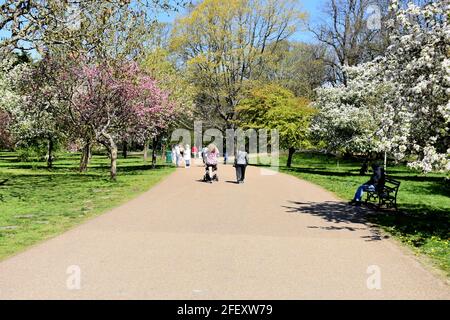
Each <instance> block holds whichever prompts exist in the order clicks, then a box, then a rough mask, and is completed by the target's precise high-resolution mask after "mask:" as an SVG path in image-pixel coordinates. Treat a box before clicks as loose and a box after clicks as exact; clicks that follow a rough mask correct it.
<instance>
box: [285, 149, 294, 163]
mask: <svg viewBox="0 0 450 320" xmlns="http://www.w3.org/2000/svg"><path fill="white" fill-rule="evenodd" d="M294 153H295V148H289V154H288V159H287V164H286V166H287V167H288V168H290V167H291V166H292V158H293V156H294Z"/></svg>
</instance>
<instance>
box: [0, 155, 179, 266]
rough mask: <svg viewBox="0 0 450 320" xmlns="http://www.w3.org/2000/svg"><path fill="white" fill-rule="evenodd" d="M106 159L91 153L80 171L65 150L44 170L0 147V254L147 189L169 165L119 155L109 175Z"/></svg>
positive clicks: (40, 164)
mask: <svg viewBox="0 0 450 320" xmlns="http://www.w3.org/2000/svg"><path fill="white" fill-rule="evenodd" d="M108 162H109V159H108V158H107V157H106V156H100V155H99V156H94V157H93V159H92V163H91V165H90V168H89V172H87V173H79V172H78V171H77V166H78V164H79V155H77V154H64V155H61V156H59V157H58V159H57V161H56V162H55V163H54V169H52V170H51V171H48V170H47V169H46V167H45V163H42V162H19V161H18V159H17V154H15V153H10V152H0V181H2V180H3V179H9V180H8V182H7V183H6V185H4V186H0V259H2V258H5V257H7V256H9V255H11V254H14V253H16V252H18V251H20V250H23V249H24V248H26V247H28V246H30V245H32V244H35V243H37V242H39V241H42V240H44V239H47V238H50V237H52V236H55V235H57V234H60V233H62V232H63V231H65V230H67V229H69V228H70V227H72V226H74V225H76V224H79V223H80V222H82V221H84V220H86V219H87V218H89V217H93V216H95V215H98V214H101V213H104V212H106V211H108V210H109V209H111V208H113V207H116V206H118V205H120V204H122V203H124V202H126V201H127V200H130V199H132V198H133V197H135V196H137V195H138V194H140V193H142V192H145V191H147V190H148V189H149V188H151V187H152V186H153V185H155V184H156V183H157V182H159V181H160V180H161V179H162V178H164V177H165V176H167V175H168V174H169V173H171V172H172V171H173V170H174V169H173V168H172V167H167V166H164V165H162V164H160V165H158V166H157V168H156V169H151V166H150V165H144V162H143V160H142V156H130V157H129V158H128V159H119V161H118V178H117V181H116V182H112V181H110V180H109V168H108Z"/></svg>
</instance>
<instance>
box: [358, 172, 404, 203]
mask: <svg viewBox="0 0 450 320" xmlns="http://www.w3.org/2000/svg"><path fill="white" fill-rule="evenodd" d="M386 184H390V185H392V186H389V185H386ZM399 188H400V181H397V180H395V179H392V178H389V177H385V184H384V186H383V189H382V190H376V191H368V192H367V198H366V203H368V202H369V201H371V200H374V201H376V200H378V209H380V208H381V206H382V205H386V207H388V208H390V207H394V208H395V210H397V194H398V189H399Z"/></svg>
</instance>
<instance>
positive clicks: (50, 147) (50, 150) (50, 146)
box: [47, 136, 54, 169]
mask: <svg viewBox="0 0 450 320" xmlns="http://www.w3.org/2000/svg"><path fill="white" fill-rule="evenodd" d="M53 148H54V143H53V139H52V137H51V136H49V137H48V148H47V168H48V169H52V168H53Z"/></svg>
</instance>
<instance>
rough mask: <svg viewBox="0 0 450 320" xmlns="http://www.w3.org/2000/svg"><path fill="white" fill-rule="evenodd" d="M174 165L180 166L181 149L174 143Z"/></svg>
mask: <svg viewBox="0 0 450 320" xmlns="http://www.w3.org/2000/svg"><path fill="white" fill-rule="evenodd" d="M175 159H176V160H175V165H176V166H177V167H179V166H180V160H181V150H180V146H179V145H175Z"/></svg>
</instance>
